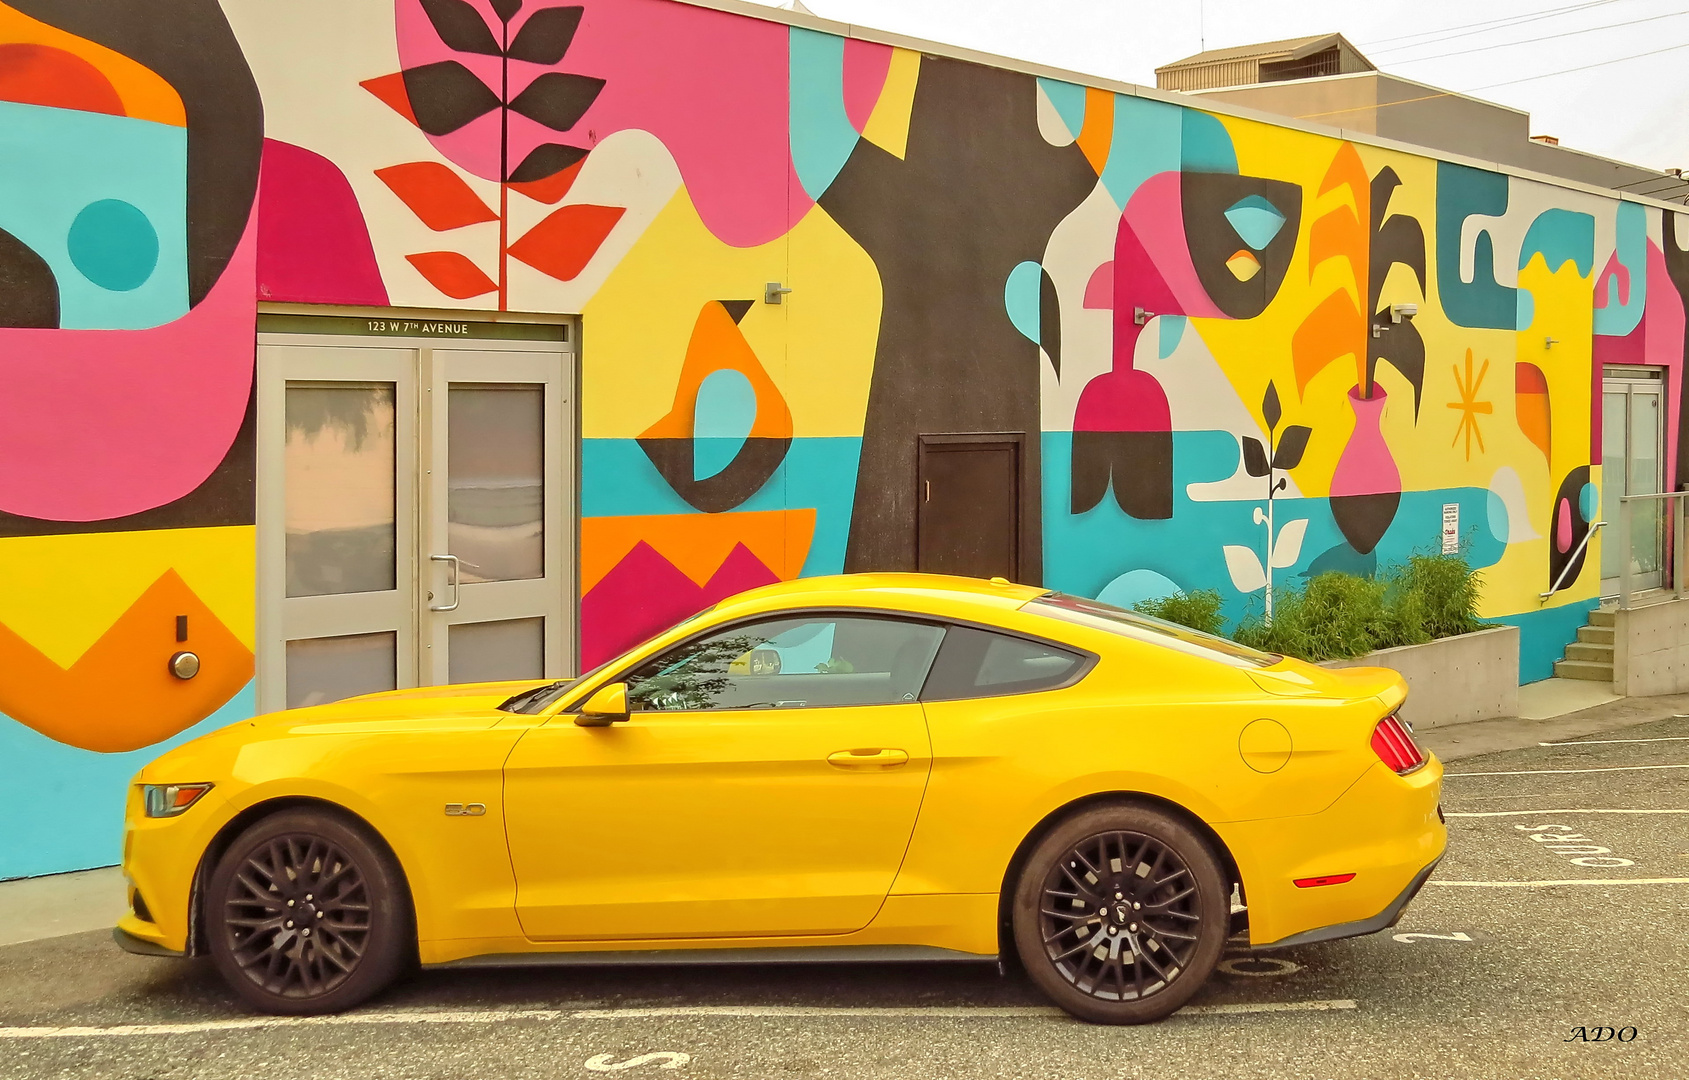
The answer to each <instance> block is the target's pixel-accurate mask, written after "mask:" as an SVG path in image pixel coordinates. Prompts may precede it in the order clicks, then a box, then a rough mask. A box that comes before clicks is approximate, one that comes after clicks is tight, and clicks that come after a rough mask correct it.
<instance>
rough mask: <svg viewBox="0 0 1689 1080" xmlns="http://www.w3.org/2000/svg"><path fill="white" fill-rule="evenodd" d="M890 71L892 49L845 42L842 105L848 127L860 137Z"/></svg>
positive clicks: (869, 44) (865, 43)
mask: <svg viewBox="0 0 1689 1080" xmlns="http://www.w3.org/2000/svg"><path fill="white" fill-rule="evenodd" d="M890 71H891V46H890V45H877V44H875V43H874V42H872V41H859V40H858V39H856V38H846V39H845V43H844V105H845V115H846V116H848V117H850V126H851V127H853V128H855V129H856V133H857V134H858V135H860V134H861V133H862V132H864V131H866V130H867V128H868V118H869V117H870V116H872V115H873V113H874V105H875V104H876V103H877V102H878V101H879V100H880V91H881V90H884V89H885V85H886V75H887V74H888V73H889V72H890Z"/></svg>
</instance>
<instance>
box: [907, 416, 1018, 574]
mask: <svg viewBox="0 0 1689 1080" xmlns="http://www.w3.org/2000/svg"><path fill="white" fill-rule="evenodd" d="M1026 440H1027V434H1026V432H1024V431H973V432H948V433H944V434H936V435H919V436H917V437H916V442H917V445H916V449H915V569H916V570H919V569H920V566H921V532H922V530H923V529H924V528H925V527H926V514H927V499H926V485H927V475H926V472H927V468H926V464H927V452H928V448H932V449H933V450H935V451H936V452H938V453H943V452H944V451H943V450H940V449H938V448H939V447H957V446H961V447H968V448H975V447H990V446H1008V447H1011V448H1012V449H1013V450H1014V455H1015V465H1014V477H1015V491H1014V498H1013V500H1012V501H1013V503H1014V508H1015V526H1014V545H1015V550H1014V560H1013V561H1014V572H1013V574H1012V575H1011V579H1012V580H1014V581H1016V582H1019V583H1022V584H1033V585H1036V584H1038V581H1039V580H1040V579H1041V577H1042V575H1039V574H1035V575H1032V577H1031V578H1028V576H1027V574H1026V569H1027V568H1026V553H1027V552H1029V551H1031V550H1033V539H1034V538H1033V536H1032V535H1031V534H1030V532H1029V529H1030V528H1031V527H1032V518H1031V516H1030V515H1029V514H1028V513H1027V505H1026V493H1027V492H1028V491H1029V490H1036V489H1035V488H1032V487H1031V486H1030V485H1029V484H1028V482H1027V480H1028V477H1027V475H1026V470H1027V454H1026ZM1034 509H1036V508H1034Z"/></svg>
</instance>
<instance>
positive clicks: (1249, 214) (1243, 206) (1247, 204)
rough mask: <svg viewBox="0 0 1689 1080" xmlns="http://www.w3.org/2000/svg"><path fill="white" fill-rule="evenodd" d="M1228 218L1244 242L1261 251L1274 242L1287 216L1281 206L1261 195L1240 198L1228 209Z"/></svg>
mask: <svg viewBox="0 0 1689 1080" xmlns="http://www.w3.org/2000/svg"><path fill="white" fill-rule="evenodd" d="M1226 220H1227V221H1228V222H1230V223H1231V226H1232V228H1234V229H1236V230H1237V234H1238V236H1240V237H1242V238H1243V242H1244V243H1246V244H1248V245H1249V246H1250V247H1252V248H1254V249H1255V250H1256V251H1260V250H1261V249H1262V248H1264V247H1266V246H1267V245H1268V244H1270V243H1272V242H1273V237H1275V236H1277V235H1278V234H1279V230H1280V229H1283V228H1284V222H1285V217H1284V214H1282V213H1280V212H1279V208H1278V207H1276V206H1274V205H1273V204H1272V203H1270V202H1268V201H1267V200H1266V199H1263V198H1262V197H1261V196H1259V195H1251V196H1249V197H1248V198H1246V199H1239V200H1238V201H1237V202H1235V203H1233V204H1232V206H1231V208H1230V209H1228V210H1227V211H1226Z"/></svg>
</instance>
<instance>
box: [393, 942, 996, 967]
mask: <svg viewBox="0 0 1689 1080" xmlns="http://www.w3.org/2000/svg"><path fill="white" fill-rule="evenodd" d="M996 959H997V954H996V953H969V952H960V951H958V950H956V949H941V948H938V947H937V946H934V945H788V946H772V947H762V948H755V949H737V948H725V949H713V948H699V949H642V950H630V951H626V952H544V953H499V954H495V955H491V956H467V957H464V958H463V959H461V960H447V961H445V962H443V963H438V964H424V965H423V967H425V968H428V969H429V970H438V969H442V968H518V967H622V966H627V965H641V964H662V965H676V964H689V965H700V964H813V963H846V964H852V963H854V964H883V963H900V962H921V963H930V962H932V961H963V962H972V963H990V962H993V961H995V960H996Z"/></svg>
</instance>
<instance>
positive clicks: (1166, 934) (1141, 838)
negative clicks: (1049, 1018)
mask: <svg viewBox="0 0 1689 1080" xmlns="http://www.w3.org/2000/svg"><path fill="white" fill-rule="evenodd" d="M1224 881H1225V879H1224V877H1223V876H1222V874H1221V870H1220V864H1219V860H1217V859H1216V858H1215V857H1214V853H1213V851H1212V850H1210V848H1209V846H1208V844H1207V843H1205V842H1204V841H1203V839H1202V838H1201V837H1200V836H1198V835H1197V834H1196V833H1195V832H1194V831H1193V830H1192V829H1191V828H1190V826H1188V825H1186V824H1185V823H1184V822H1182V821H1180V820H1179V819H1177V818H1175V817H1173V816H1171V815H1169V814H1165V813H1162V812H1160V811H1158V810H1154V809H1151V808H1149V807H1146V806H1136V805H1114V806H1102V807H1096V808H1093V809H1090V810H1085V811H1082V812H1080V813H1078V814H1075V815H1074V816H1072V817H1070V818H1068V819H1067V820H1065V821H1063V822H1061V823H1059V824H1058V825H1056V827H1055V828H1053V829H1052V830H1050V832H1049V833H1047V834H1046V835H1045V836H1044V837H1043V839H1042V840H1041V841H1039V843H1038V845H1037V847H1036V848H1034V850H1033V852H1032V855H1031V857H1030V858H1029V859H1028V860H1027V862H1026V865H1025V866H1024V868H1023V869H1022V871H1021V875H1020V879H1019V881H1018V884H1017V886H1016V889H1015V894H1014V901H1013V907H1012V921H1013V929H1014V940H1015V948H1016V951H1017V952H1018V953H1019V955H1020V959H1021V963H1022V964H1023V965H1024V966H1025V968H1026V972H1027V974H1028V975H1029V976H1030V977H1031V979H1032V980H1033V982H1035V983H1036V984H1037V985H1038V987H1039V988H1040V989H1041V990H1043V991H1044V993H1046V994H1047V995H1049V997H1050V998H1051V1000H1053V1001H1054V1002H1055V1003H1056V1004H1057V1005H1060V1006H1061V1007H1062V1008H1063V1009H1066V1010H1067V1011H1068V1012H1070V1013H1072V1014H1073V1015H1074V1016H1077V1017H1079V1018H1080V1019H1082V1020H1089V1021H1091V1022H1093V1023H1099V1024H1142V1023H1148V1022H1150V1021H1154V1020H1160V1019H1161V1018H1162V1017H1165V1016H1167V1015H1169V1014H1170V1013H1173V1012H1175V1011H1176V1010H1177V1009H1179V1007H1180V1006H1182V1005H1184V1004H1185V1002H1187V1001H1189V1000H1190V998H1191V996H1192V995H1193V994H1195V993H1196V992H1197V990H1198V989H1200V988H1201V986H1202V984H1203V983H1204V982H1205V981H1207V979H1208V976H1209V975H1210V974H1211V973H1212V972H1213V970H1214V966H1215V965H1216V964H1217V963H1219V960H1220V953H1221V952H1222V950H1223V949H1224V948H1225V943H1226V935H1227V933H1228V928H1229V923H1230V914H1231V903H1230V893H1229V890H1228V889H1227V888H1226V886H1225V883H1224Z"/></svg>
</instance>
